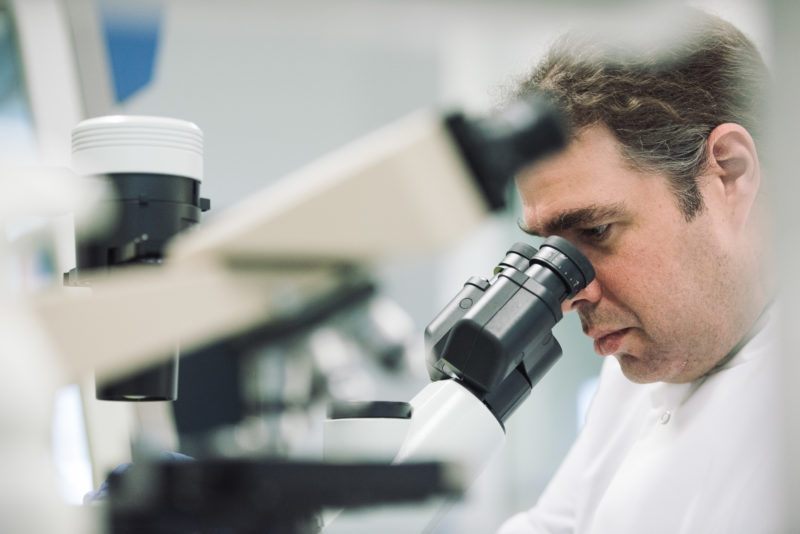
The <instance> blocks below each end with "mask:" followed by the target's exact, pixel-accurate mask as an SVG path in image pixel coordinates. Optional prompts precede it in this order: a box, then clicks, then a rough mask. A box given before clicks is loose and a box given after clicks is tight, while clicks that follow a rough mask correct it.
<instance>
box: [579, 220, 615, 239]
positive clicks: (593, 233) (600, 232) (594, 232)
mask: <svg viewBox="0 0 800 534" xmlns="http://www.w3.org/2000/svg"><path fill="white" fill-rule="evenodd" d="M610 227H611V225H610V224H601V225H599V226H593V227H591V228H585V229H583V230H581V234H582V235H583V237H584V239H588V240H589V241H594V242H599V241H602V240H603V239H605V238H606V237H608V230H609V228H610Z"/></svg>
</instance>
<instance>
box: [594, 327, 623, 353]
mask: <svg viewBox="0 0 800 534" xmlns="http://www.w3.org/2000/svg"><path fill="white" fill-rule="evenodd" d="M628 330H630V328H622V329H620V330H613V331H611V332H608V331H606V332H601V333H599V334H595V335H592V334H591V333H590V334H589V336H590V337H592V338H594V351H595V352H596V353H597V354H599V355H600V356H608V355H609V354H614V353H615V352H617V351H618V350H619V348H620V345H622V339H623V338H624V337H625V334H627V333H628Z"/></svg>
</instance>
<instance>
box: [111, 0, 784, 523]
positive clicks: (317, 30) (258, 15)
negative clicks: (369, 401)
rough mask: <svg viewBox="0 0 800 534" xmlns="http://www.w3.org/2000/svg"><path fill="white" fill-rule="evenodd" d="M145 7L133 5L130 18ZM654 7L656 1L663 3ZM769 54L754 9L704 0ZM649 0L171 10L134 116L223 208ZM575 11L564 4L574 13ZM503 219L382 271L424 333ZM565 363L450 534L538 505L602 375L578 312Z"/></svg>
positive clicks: (570, 322)
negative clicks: (197, 172)
mask: <svg viewBox="0 0 800 534" xmlns="http://www.w3.org/2000/svg"><path fill="white" fill-rule="evenodd" d="M131 4H132V3H131V2H120V5H121V6H123V7H124V6H127V7H128V8H130V6H131ZM653 4H655V3H653ZM693 4H696V5H700V6H703V7H707V8H708V9H709V10H711V11H714V12H716V13H718V14H720V15H722V16H724V17H725V18H728V19H729V20H731V21H732V22H734V23H735V24H737V25H739V26H740V27H741V28H742V29H744V30H745V31H746V32H747V33H749V34H750V35H751V36H752V37H753V38H754V39H755V40H756V41H757V42H758V43H759V44H760V45H761V46H762V49H763V50H764V51H765V52H767V55H769V53H770V48H771V43H770V40H769V19H768V17H767V15H766V14H765V12H764V11H763V8H762V7H760V4H758V3H757V2H756V1H755V0H753V1H744V0H739V1H734V2H730V1H728V2H723V1H705V2H693ZM643 5H649V4H648V3H647V2H608V3H600V4H599V5H598V3H597V2H589V1H586V2H572V3H559V2H547V1H541V2H521V1H511V0H502V1H494V2H478V1H465V2H448V1H444V0H441V1H427V2H425V1H421V0H417V1H404V2H399V1H377V0H373V1H369V0H339V1H336V2H332V1H324V0H319V1H311V0H299V1H293V2H289V1H286V2H275V1H258V0H226V1H211V0H166V1H165V2H164V6H165V13H164V15H165V19H164V21H163V28H162V32H163V33H162V41H161V44H160V53H159V56H158V63H157V71H156V75H155V79H154V81H153V83H152V84H151V85H150V86H149V87H148V88H146V89H144V90H143V91H142V92H141V93H139V94H137V95H136V96H135V97H134V98H133V99H131V100H130V101H128V102H126V103H125V104H124V105H123V106H121V109H120V111H122V112H125V113H132V114H150V115H164V116H172V117H178V118H184V119H188V120H192V121H194V122H196V123H197V124H198V125H199V126H200V127H201V128H202V129H203V130H204V132H205V139H206V179H205V181H204V184H203V187H204V196H208V197H210V198H211V199H212V211H211V212H210V214H209V216H211V217H213V214H214V213H218V212H219V211H221V210H223V209H227V208H230V207H231V206H234V205H235V203H236V202H237V201H238V200H240V199H242V198H243V197H245V196H247V195H248V194H250V193H252V192H254V191H257V190H259V189H261V188H263V187H265V186H267V185H268V184H269V183H271V182H273V181H275V180H277V179H279V178H280V177H281V176H283V175H285V174H287V173H288V172H289V171H291V170H293V169H296V168H297V167H299V166H301V165H303V164H305V163H307V162H309V161H311V160H313V159H314V158H316V157H317V156H319V155H321V154H324V153H325V152H326V151H328V150H332V149H334V148H336V147H338V146H340V145H342V144H344V143H346V142H347V141H349V140H351V139H354V138H356V137H357V136H359V135H361V134H364V133H366V132H369V131H370V130H372V129H374V128H376V127H378V126H381V125H383V124H386V123H387V122H389V121H391V120H393V119H395V118H398V117H400V116H402V115H404V114H406V113H409V112H411V111H413V110H415V109H418V108H420V107H429V106H453V105H460V106H466V107H468V108H469V109H476V110H477V109H485V108H487V107H489V106H491V105H492V104H494V103H496V102H497V101H498V98H499V95H500V89H499V88H500V87H502V85H504V84H506V83H510V81H511V79H512V78H513V76H515V75H519V74H520V73H522V72H524V71H525V70H526V69H527V68H528V67H529V66H530V65H532V64H533V62H534V61H535V59H536V58H537V57H538V56H539V55H540V54H541V53H542V52H543V50H544V49H545V47H546V45H547V43H548V42H549V41H550V40H551V39H552V38H553V37H554V36H555V35H556V34H558V33H559V31H560V30H562V29H563V28H565V27H566V26H567V25H568V24H569V23H571V22H573V21H575V20H576V19H579V18H581V17H591V18H594V19H597V20H607V21H608V20H615V19H619V18H620V17H626V16H629V15H631V13H635V12H636V10H638V9H640V8H641V7H642V6H643ZM565 6H566V7H565ZM516 216H517V215H516V213H513V212H512V213H509V214H506V215H503V216H498V217H496V218H494V219H492V220H489V221H487V223H486V225H485V226H484V227H483V228H482V229H480V230H479V231H478V232H476V233H475V234H474V235H470V236H469V237H467V238H465V239H464V240H463V241H462V242H460V243H454V244H453V247H452V248H451V249H450V250H443V251H442V252H441V254H440V255H438V256H437V257H434V258H418V259H415V260H410V261H409V262H408V263H407V264H404V265H395V266H386V267H385V268H384V270H382V275H383V277H384V279H385V290H386V291H387V292H388V293H389V294H390V295H391V296H393V297H394V298H396V300H397V301H398V302H400V304H401V305H402V306H403V307H405V308H406V310H408V311H409V312H410V313H411V314H412V316H413V317H414V319H415V320H416V321H417V324H418V327H419V330H420V339H421V330H422V328H423V327H424V325H425V323H426V321H427V320H429V319H430V318H431V317H432V316H433V315H434V314H435V313H436V312H437V311H438V309H439V308H440V307H441V306H442V305H443V304H444V303H445V302H446V301H447V300H449V298H450V297H451V296H452V295H453V294H454V293H455V291H457V290H458V288H459V287H460V286H461V284H462V282H463V281H464V280H466V279H467V278H468V277H469V276H471V275H476V274H477V275H484V274H488V273H489V272H490V269H491V268H492V267H493V265H494V262H495V261H496V260H497V259H499V257H500V255H501V254H502V253H503V252H504V251H505V247H506V246H507V245H509V244H510V243H512V242H513V241H516V240H524V239H525V236H524V235H523V234H522V233H521V232H519V231H518V230H516V226H515V219H516ZM557 337H558V338H559V339H560V340H561V342H562V345H563V346H564V349H565V357H564V358H563V359H562V360H561V362H559V363H558V364H557V365H556V367H555V368H554V370H553V371H552V372H551V373H550V374H549V375H548V376H547V377H545V379H544V380H543V381H542V382H541V383H540V385H539V386H538V387H537V388H535V390H534V393H533V395H532V397H531V400H530V401H529V402H528V403H527V404H526V405H524V406H523V407H522V408H521V409H520V410H519V412H518V413H517V414H515V416H514V417H513V419H512V420H511V422H510V424H509V425H508V436H509V443H508V446H507V447H506V449H505V450H504V452H503V454H502V456H501V457H499V458H497V459H496V461H495V462H494V463H493V464H492V465H491V466H490V469H489V470H488V471H487V473H486V474H485V475H484V477H482V479H481V480H480V481H479V483H478V484H476V486H475V487H474V488H473V490H471V491H470V493H469V495H468V496H467V497H466V499H465V501H464V502H463V503H461V504H459V505H458V506H456V508H455V509H454V510H453V512H452V513H451V514H449V515H448V517H446V518H445V520H444V522H443V523H442V524H441V526H440V527H439V529H438V530H437V532H443V533H444V532H453V533H460V534H471V533H480V532H489V531H492V529H493V528H495V527H496V525H497V524H498V523H499V522H500V521H501V520H502V519H503V518H504V517H506V516H508V515H510V514H511V513H513V512H514V511H516V510H519V509H521V508H524V507H527V506H530V505H531V504H533V503H534V502H535V500H536V498H537V495H538V494H539V493H540V492H541V490H542V488H543V487H544V485H545V484H546V482H547V480H548V479H549V477H550V476H551V475H552V473H553V471H554V470H555V469H556V467H557V465H558V463H559V461H560V459H561V458H562V457H563V455H564V454H565V453H566V450H567V448H568V447H569V444H570V443H571V441H572V440H573V439H574V436H575V434H576V431H577V425H578V423H577V420H578V416H577V413H578V402H577V399H578V391H579V388H580V387H581V386H582V385H583V384H584V383H585V381H586V380H587V379H589V378H591V377H592V376H594V375H595V374H596V373H597V371H598V369H599V365H600V358H598V357H597V356H596V355H594V353H593V352H592V349H591V343H590V341H589V340H588V339H586V338H584V337H583V336H582V335H581V334H580V328H579V325H578V322H577V320H576V318H575V317H568V318H567V319H566V320H565V321H563V322H562V324H560V325H559V326H558V328H557Z"/></svg>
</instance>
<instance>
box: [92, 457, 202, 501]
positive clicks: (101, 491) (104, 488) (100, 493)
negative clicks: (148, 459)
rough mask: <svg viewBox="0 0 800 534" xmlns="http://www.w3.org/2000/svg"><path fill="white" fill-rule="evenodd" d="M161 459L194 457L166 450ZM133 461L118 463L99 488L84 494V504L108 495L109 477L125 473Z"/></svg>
mask: <svg viewBox="0 0 800 534" xmlns="http://www.w3.org/2000/svg"><path fill="white" fill-rule="evenodd" d="M159 459H161V460H171V461H178V462H190V461H193V460H194V458H192V457H191V456H186V455H185V454H181V453H179V452H165V453H163V454H161V455H160V456H159ZM132 465H133V463H131V462H125V463H124V464H121V465H118V466H117V467H116V468H115V469H114V470H113V471H111V473H109V475H108V477H106V479H105V480H104V481H103V483H102V484H101V485H100V487H99V488H97V489H96V490H94V491H90V492H89V493H87V494H86V495H84V496H83V504H92V503H96V502H100V501H102V500H104V499H105V498H106V497H108V479H109V477H111V476H112V475H118V474H120V473H124V472H125V470H126V469H128V468H129V467H130V466H132Z"/></svg>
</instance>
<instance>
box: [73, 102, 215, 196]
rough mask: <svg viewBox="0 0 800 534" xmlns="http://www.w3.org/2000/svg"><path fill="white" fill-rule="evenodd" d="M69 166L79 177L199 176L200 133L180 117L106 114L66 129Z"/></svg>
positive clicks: (200, 167)
mask: <svg viewBox="0 0 800 534" xmlns="http://www.w3.org/2000/svg"><path fill="white" fill-rule="evenodd" d="M72 169H73V170H74V171H75V172H76V173H78V174H82V175H92V174H111V173H129V172H135V173H147V174H166V175H175V176H184V177H187V178H194V179H195V180H197V181H202V179H203V132H202V130H200V128H198V127H197V125H196V124H194V123H192V122H188V121H184V120H180V119H171V118H165V117H148V116H125V115H110V116H106V117H96V118H93V119H87V120H85V121H82V122H80V123H79V124H78V125H77V126H76V127H75V128H73V130H72Z"/></svg>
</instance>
